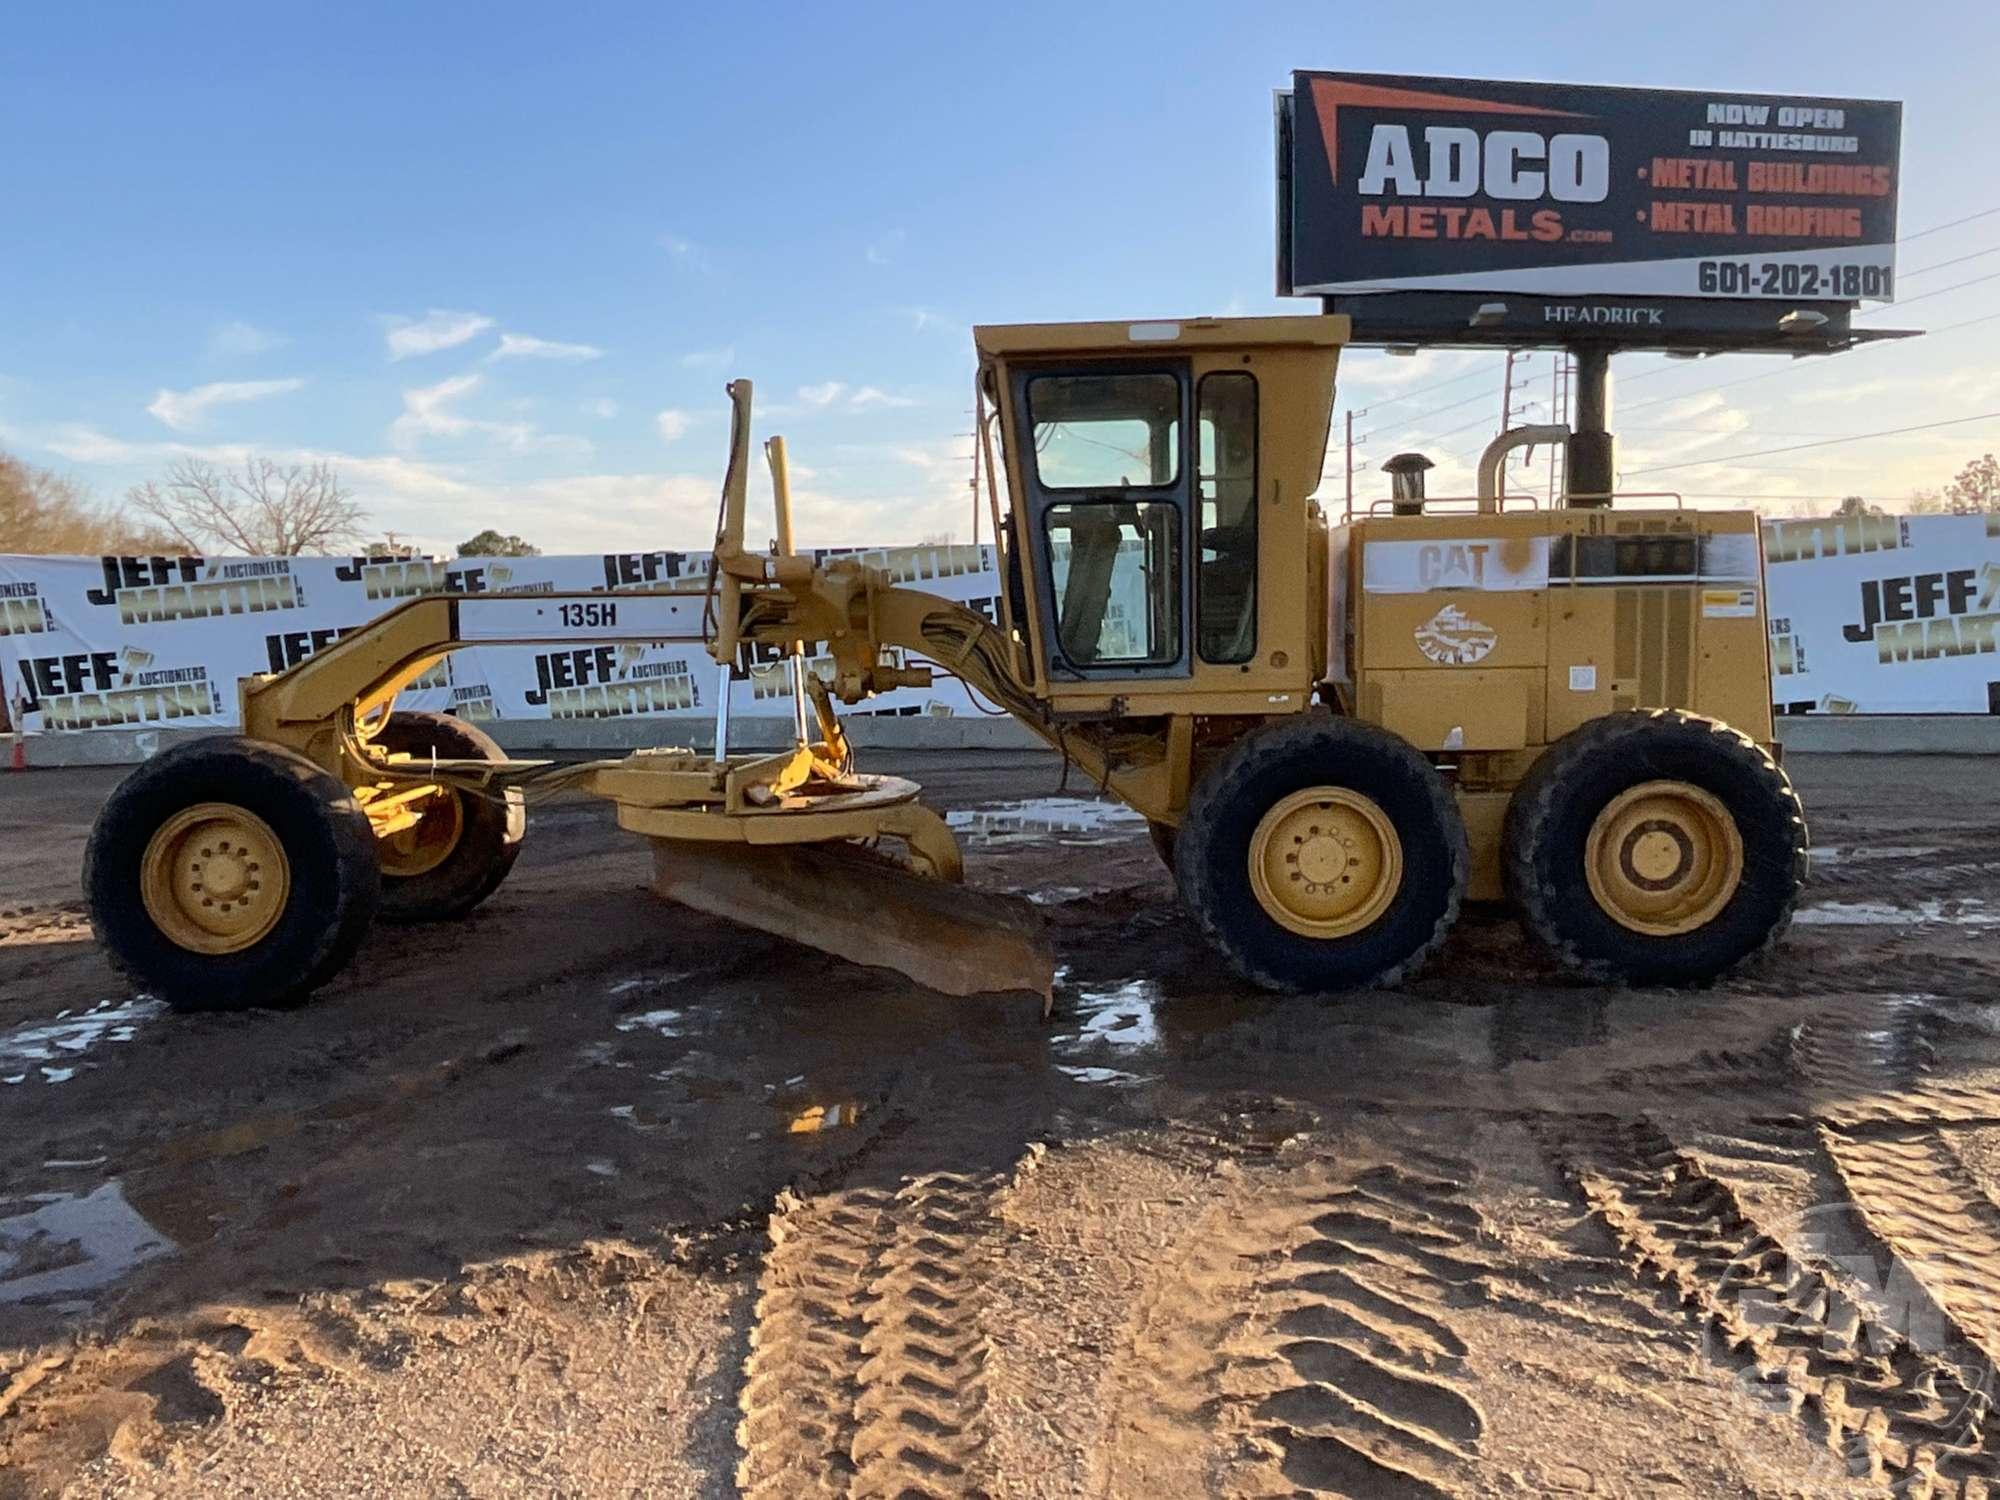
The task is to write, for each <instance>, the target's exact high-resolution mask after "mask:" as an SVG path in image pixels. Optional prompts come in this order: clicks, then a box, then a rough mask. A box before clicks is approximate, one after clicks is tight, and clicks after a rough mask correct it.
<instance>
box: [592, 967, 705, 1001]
mask: <svg viewBox="0 0 2000 1500" xmlns="http://www.w3.org/2000/svg"><path fill="white" fill-rule="evenodd" d="M699 972H700V971H699V970H696V969H677V970H675V971H673V972H672V973H667V974H634V975H631V976H630V977H629V978H625V979H621V980H619V981H618V982H617V983H616V984H612V985H607V986H605V990H604V993H605V994H607V995H629V994H631V993H632V992H633V991H634V990H658V989H665V988H666V987H667V986H668V985H670V984H682V983H685V982H686V981H687V980H690V979H692V978H694V976H695V975H696V974H697V973H699Z"/></svg>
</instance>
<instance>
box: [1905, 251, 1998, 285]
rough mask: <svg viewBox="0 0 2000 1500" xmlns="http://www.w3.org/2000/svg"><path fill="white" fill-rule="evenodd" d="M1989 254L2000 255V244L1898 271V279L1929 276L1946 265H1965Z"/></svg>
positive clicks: (1906, 279)
mask: <svg viewBox="0 0 2000 1500" xmlns="http://www.w3.org/2000/svg"><path fill="white" fill-rule="evenodd" d="M1987 255H2000V245H1988V246H1987V247H1986V248H1985V249H1984V250H1975V251H1973V252H1972V253H1971V254H1970V255H1954V256H1953V257H1952V258H1951V259H1950V260H1937V261H1932V262H1931V263H1930V264H1929V265H1927V266H1919V267H1918V268H1917V269H1916V270H1914V271H1898V272H1897V273H1896V279H1897V280H1898V281H1908V280H1909V279H1910V278H1911V277H1912V276H1928V275H1930V274H1931V272H1933V271H1942V270H1943V269H1944V268H1945V267H1946V266H1958V265H1963V264H1965V262H1967V261H1969V260H1978V259H1980V258H1981V257H1983V256H1987Z"/></svg>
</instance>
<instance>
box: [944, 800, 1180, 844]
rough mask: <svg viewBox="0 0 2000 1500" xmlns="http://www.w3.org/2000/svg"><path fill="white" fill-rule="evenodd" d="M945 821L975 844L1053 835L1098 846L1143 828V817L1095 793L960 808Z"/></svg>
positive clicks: (1064, 839) (1069, 840)
mask: <svg viewBox="0 0 2000 1500" xmlns="http://www.w3.org/2000/svg"><path fill="white" fill-rule="evenodd" d="M945 822H946V824H947V825H949V827H950V828H951V831H952V832H953V833H955V834H957V835H958V836H959V838H960V839H961V840H963V841H964V842H965V843H967V844H971V845H976V846H990V845H993V844H1008V843H1027V842H1032V841H1037V840H1043V839H1048V838H1051V837H1056V838H1060V839H1061V841H1062V842H1064V843H1088V844H1101V843H1109V842H1111V841H1112V840H1114V839H1117V838H1122V837H1123V836H1124V835H1125V834H1127V833H1130V832H1132V831H1134V830H1136V829H1141V828H1144V827H1145V826H1146V820H1145V819H1144V818H1142V817H1140V816H1139V814H1137V813H1136V812H1134V811H1133V810H1132V809H1131V808H1129V807H1127V806H1125V804H1124V803H1122V802H1100V801H1098V800H1097V799H1096V798H1094V797H1033V798H1030V799H1028V800H1027V801H1025V802H996V803H993V804H992V805H990V806H987V807H963V808H959V809H958V810H956V811H954V812H949V813H946V814H945Z"/></svg>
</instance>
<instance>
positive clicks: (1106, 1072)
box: [1049, 974, 1162, 1087]
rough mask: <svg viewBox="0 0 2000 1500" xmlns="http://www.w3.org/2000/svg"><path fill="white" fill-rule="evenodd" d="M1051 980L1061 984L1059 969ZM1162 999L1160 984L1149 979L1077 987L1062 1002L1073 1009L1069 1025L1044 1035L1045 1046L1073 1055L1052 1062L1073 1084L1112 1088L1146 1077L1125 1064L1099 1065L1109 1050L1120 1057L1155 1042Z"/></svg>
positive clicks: (1147, 1048)
mask: <svg viewBox="0 0 2000 1500" xmlns="http://www.w3.org/2000/svg"><path fill="white" fill-rule="evenodd" d="M1056 982H1057V985H1058V986H1059V987H1060V985H1061V983H1062V976H1061V975H1060V974H1058V975H1057V977H1056ZM1161 998H1162V997H1161V995H1160V990H1159V986H1158V985H1157V984H1155V983H1154V982H1153V981H1152V980H1150V979H1129V980H1126V981H1125V982H1124V983H1122V984H1115V985H1109V986H1106V987H1103V988H1096V989H1089V988H1087V989H1082V990H1078V991H1077V992H1076V994H1075V999H1074V1000H1073V1001H1072V1002H1071V1004H1070V1005H1068V1006H1065V1007H1064V1008H1065V1009H1066V1010H1071V1011H1072V1012H1073V1014H1074V1016H1075V1024H1074V1026H1073V1027H1072V1028H1066V1029H1064V1030H1062V1031H1058V1032H1055V1033H1053V1034H1051V1035H1050V1037H1049V1046H1050V1047H1051V1048H1052V1049H1053V1050H1054V1051H1055V1053H1056V1054H1057V1055H1058V1056H1059V1057H1065V1058H1070V1059H1074V1060H1073V1061H1068V1062H1058V1063H1056V1064H1055V1067H1056V1071H1057V1072H1059V1073H1061V1074H1063V1076H1065V1077H1067V1078H1073V1079H1075V1080H1076V1081H1077V1082H1078V1083H1094V1084H1103V1085H1107V1086H1112V1087H1117V1086H1121V1085H1130V1084H1135V1083H1149V1082H1151V1079H1150V1078H1148V1077H1144V1076H1142V1075H1140V1074H1137V1073H1134V1072H1131V1071H1129V1070H1128V1069H1125V1068H1114V1067H1107V1066H1104V1065H1103V1057H1104V1054H1105V1053H1106V1052H1107V1051H1110V1052H1113V1053H1116V1054H1119V1056H1120V1060H1121V1061H1122V1060H1126V1059H1128V1058H1132V1057H1136V1056H1138V1055H1141V1054H1145V1053H1149V1052H1152V1051H1153V1050H1155V1049H1156V1048H1158V1047H1159V1045H1160V1020H1159V1014H1158V1006H1159V1004H1160V1001H1161Z"/></svg>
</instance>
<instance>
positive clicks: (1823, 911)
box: [1792, 900, 2000, 927]
mask: <svg viewBox="0 0 2000 1500" xmlns="http://www.w3.org/2000/svg"><path fill="white" fill-rule="evenodd" d="M1947 907H1949V908H1951V909H1950V910H1949V911H1947V910H1946V908H1947ZM1792 920H1793V921H1794V922H1796V923H1798V924H1799V925H1801V926H1805V927H1914V926H1917V925H1919V924H1921V923H1925V922H1934V923H1938V924H1940V925H1943V926H1946V927H2000V912H1995V911H1989V910H1988V909H1987V907H1986V903H1985V902H1983V901H1944V900H1930V901H1919V902H1918V903H1917V904H1916V905H1914V906H1890V905H1888V904H1887V903H1886V902H1881V901H1816V902H1814V903H1813V904H1812V905H1811V906H1802V907H1800V908H1799V909H1798V911H1797V912H1796V913H1794V914H1793V917H1792Z"/></svg>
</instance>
